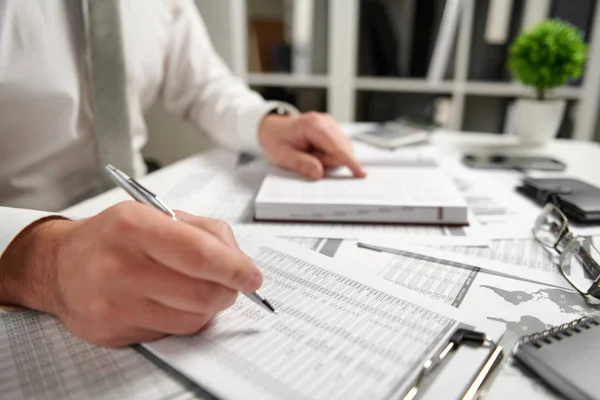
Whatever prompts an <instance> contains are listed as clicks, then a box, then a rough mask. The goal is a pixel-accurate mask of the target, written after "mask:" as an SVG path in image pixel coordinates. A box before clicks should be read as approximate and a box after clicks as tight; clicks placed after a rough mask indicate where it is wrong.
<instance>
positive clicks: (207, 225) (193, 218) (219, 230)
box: [175, 210, 240, 249]
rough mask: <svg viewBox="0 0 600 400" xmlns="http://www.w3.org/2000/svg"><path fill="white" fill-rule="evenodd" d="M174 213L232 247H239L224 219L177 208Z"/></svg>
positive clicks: (180, 218)
mask: <svg viewBox="0 0 600 400" xmlns="http://www.w3.org/2000/svg"><path fill="white" fill-rule="evenodd" d="M175 213H176V214H177V218H178V219H179V220H181V221H183V222H186V223H188V224H190V225H193V226H195V227H197V228H200V229H204V230H206V231H208V232H210V233H212V234H213V235H214V236H216V237H217V238H219V239H221V240H222V241H224V242H225V243H227V244H228V245H229V246H231V247H233V248H234V249H239V248H240V246H239V245H238V242H237V240H236V239H235V235H234V234H233V231H232V230H231V227H230V226H229V224H227V223H226V222H225V221H223V220H220V219H216V218H206V217H200V216H197V215H193V214H188V213H186V212H184V211H179V210H178V211H175Z"/></svg>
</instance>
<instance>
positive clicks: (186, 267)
mask: <svg viewBox="0 0 600 400" xmlns="http://www.w3.org/2000/svg"><path fill="white" fill-rule="evenodd" d="M114 224H116V225H117V227H116V228H114V230H117V231H118V232H119V234H120V242H122V244H121V246H126V248H127V249H128V251H129V252H132V251H133V252H141V253H142V254H143V255H145V256H146V257H149V258H150V259H152V260H154V261H155V262H157V263H158V264H162V265H164V266H166V267H169V268H171V269H173V270H175V271H178V272H179V273H181V274H184V275H187V276H189V277H192V278H198V279H201V280H207V281H211V282H214V283H218V284H221V285H223V286H226V287H229V288H231V289H234V290H239V291H243V292H253V291H256V290H257V289H258V288H259V287H260V285H261V284H262V274H261V272H260V271H259V270H258V268H256V266H254V263H253V262H252V260H251V259H250V258H249V257H248V256H247V255H245V254H244V253H243V252H242V251H240V250H237V249H233V248H231V246H229V245H227V244H225V243H224V242H223V241H221V240H220V239H218V238H216V237H215V236H214V235H213V234H212V233H210V232H208V231H205V230H203V229H198V228H196V227H194V226H192V225H189V224H186V223H182V222H180V221H173V220H172V219H171V218H169V217H168V216H166V215H164V214H162V213H160V212H158V211H156V210H154V209H151V208H149V207H135V208H131V209H130V210H129V212H128V213H127V214H123V215H121V216H119V217H118V218H117V221H116V222H114ZM134 248H135V249H137V250H135V249H134ZM138 257H139V256H138Z"/></svg>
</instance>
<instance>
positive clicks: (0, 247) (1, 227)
mask: <svg viewBox="0 0 600 400" xmlns="http://www.w3.org/2000/svg"><path fill="white" fill-rule="evenodd" d="M49 215H50V214H49V213H46V212H42V211H34V210H25V209H20V208H8V207H0V258H2V255H3V254H4V251H5V250H6V249H7V248H8V245H9V244H10V243H11V242H12V240H13V239H14V238H15V237H16V236H17V235H18V234H19V233H20V232H21V231H22V230H23V229H25V228H26V227H27V226H29V225H31V223H32V222H34V221H37V220H38V219H40V218H44V217H47V216H49ZM17 311H22V309H19V308H16V307H6V306H4V307H3V306H2V305H0V314H2V313H4V312H17Z"/></svg>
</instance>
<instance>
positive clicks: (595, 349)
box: [515, 318, 600, 400]
mask: <svg viewBox="0 0 600 400" xmlns="http://www.w3.org/2000/svg"><path fill="white" fill-rule="evenodd" d="M599 321H600V320H598V319H593V318H581V319H579V320H576V321H573V322H570V323H568V324H563V325H561V326H558V327H555V328H552V329H549V330H547V331H544V332H538V333H535V334H533V335H531V336H527V337H525V338H523V339H522V341H521V344H520V346H519V349H518V351H517V353H516V354H515V358H516V359H517V360H519V361H521V362H522V363H523V364H524V365H525V366H526V367H527V368H528V369H530V370H531V371H532V372H534V373H535V374H536V375H538V376H539V377H540V378H541V379H542V380H543V381H544V382H546V384H548V385H549V386H551V387H553V388H554V389H555V390H557V391H558V392H560V393H561V394H562V395H563V396H565V397H566V398H568V399H577V400H579V399H582V400H593V399H600V379H598V376H599V371H600V369H599V366H600V322H599Z"/></svg>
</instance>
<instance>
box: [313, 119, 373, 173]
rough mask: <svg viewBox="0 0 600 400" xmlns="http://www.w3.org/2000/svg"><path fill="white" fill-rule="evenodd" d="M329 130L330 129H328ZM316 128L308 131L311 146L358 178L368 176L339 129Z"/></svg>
mask: <svg viewBox="0 0 600 400" xmlns="http://www.w3.org/2000/svg"><path fill="white" fill-rule="evenodd" d="M327 128H328V129H327ZM327 128H326V129H324V127H323V126H315V127H314V128H313V129H309V130H307V136H308V139H309V141H310V143H311V145H312V146H313V147H314V148H315V149H316V150H318V151H320V152H322V153H324V154H326V155H328V156H329V157H330V159H331V160H332V161H333V162H337V163H339V165H345V166H347V167H348V168H349V169H350V171H352V174H353V175H354V176H355V177H357V178H362V177H365V176H366V175H367V174H366V172H365V170H364V169H363V167H362V166H361V164H360V162H359V161H358V159H356V157H355V156H354V155H353V154H352V146H351V144H350V141H349V140H348V138H347V137H346V136H345V135H344V133H343V132H342V131H341V130H340V129H339V128H338V127H335V126H334V127H327Z"/></svg>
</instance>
